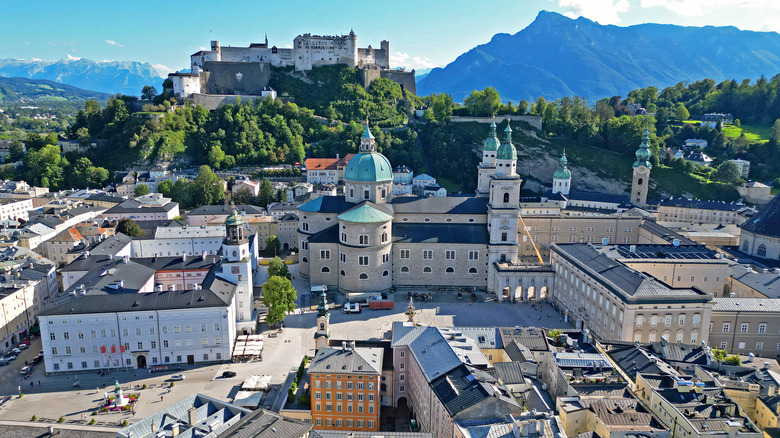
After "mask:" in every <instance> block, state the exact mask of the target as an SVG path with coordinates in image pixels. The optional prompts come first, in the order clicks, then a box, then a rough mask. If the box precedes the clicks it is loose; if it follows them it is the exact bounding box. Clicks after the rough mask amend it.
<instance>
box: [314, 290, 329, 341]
mask: <svg viewBox="0 0 780 438" xmlns="http://www.w3.org/2000/svg"><path fill="white" fill-rule="evenodd" d="M329 309H330V306H328V299H327V297H325V291H322V295H321V296H320V304H319V305H318V306H317V331H316V332H314V351H319V349H320V348H322V347H327V346H328V341H329V340H330V312H329V311H328V310H329Z"/></svg>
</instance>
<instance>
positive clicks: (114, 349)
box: [111, 345, 116, 353]
mask: <svg viewBox="0 0 780 438" xmlns="http://www.w3.org/2000/svg"><path fill="white" fill-rule="evenodd" d="M111 353H116V345H112V346H111Z"/></svg>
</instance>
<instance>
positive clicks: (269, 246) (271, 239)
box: [265, 235, 281, 254]
mask: <svg viewBox="0 0 780 438" xmlns="http://www.w3.org/2000/svg"><path fill="white" fill-rule="evenodd" d="M280 247H281V244H280V243H279V238H278V237H276V236H274V235H270V236H268V240H266V243H265V249H266V250H268V251H273V253H274V254H276V253H277V252H279V248H280Z"/></svg>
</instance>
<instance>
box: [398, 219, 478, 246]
mask: <svg viewBox="0 0 780 438" xmlns="http://www.w3.org/2000/svg"><path fill="white" fill-rule="evenodd" d="M489 237H490V236H489V234H488V230H487V227H485V224H441V223H439V224H435V223H422V224H420V223H404V222H401V223H394V224H393V241H394V242H395V243H461V244H487V243H488V241H489Z"/></svg>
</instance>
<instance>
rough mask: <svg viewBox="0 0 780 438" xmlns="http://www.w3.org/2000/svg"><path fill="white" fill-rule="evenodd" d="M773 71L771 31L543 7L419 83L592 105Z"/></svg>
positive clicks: (424, 88)
mask: <svg viewBox="0 0 780 438" xmlns="http://www.w3.org/2000/svg"><path fill="white" fill-rule="evenodd" d="M734 47H739V48H741V49H739V50H737V49H734ZM779 72H780V34H777V33H775V32H756V31H746V30H739V29H737V28H736V27H733V26H727V27H715V26H704V27H693V26H688V27H685V26H678V25H672V24H656V23H644V24H639V25H634V26H628V27H619V26H614V25H600V24H598V23H595V22H593V21H591V20H588V19H587V18H583V17H580V18H577V19H570V18H567V17H564V16H563V15H560V14H558V13H555V12H548V11H541V12H540V13H539V15H537V17H536V19H535V20H534V21H533V22H532V23H531V24H529V25H528V26H527V27H525V28H524V29H522V30H520V31H519V32H517V33H515V34H509V33H497V34H495V35H493V37H492V38H491V39H490V41H488V42H487V43H485V44H481V45H479V46H476V47H474V48H473V49H471V50H469V51H467V52H465V53H463V54H461V55H460V56H458V57H457V58H456V59H455V60H454V61H453V62H451V63H450V64H448V65H447V66H445V67H443V68H436V69H434V70H432V71H431V72H430V73H429V74H428V75H426V77H424V78H423V79H421V80H420V81H419V82H418V84H417V88H418V93H419V94H420V95H426V94H430V93H441V92H445V93H449V94H452V96H453V98H454V99H455V100H462V99H463V98H464V97H466V96H467V95H468V94H469V93H470V92H471V91H473V90H475V89H477V90H478V89H483V88H485V87H486V86H493V87H495V88H496V89H498V91H499V93H500V94H501V96H502V98H503V99H505V100H513V101H518V100H521V99H527V100H533V99H536V97H538V96H544V97H545V98H546V99H549V100H554V99H558V98H561V97H564V96H572V95H579V96H583V97H585V98H586V99H588V100H589V101H591V102H592V101H595V100H597V99H600V98H603V97H610V96H613V95H621V96H625V95H626V94H627V93H628V91H630V90H633V89H637V88H642V87H647V86H651V85H652V86H656V87H658V88H664V87H667V86H671V85H674V84H676V83H678V82H681V81H695V80H699V79H701V78H702V77H711V78H713V79H715V80H716V81H720V80H725V79H732V78H735V79H738V80H739V79H742V78H752V79H755V78H758V77H759V76H761V75H762V74H763V75H766V76H772V75H774V74H777V73H779ZM513 78H519V79H514V80H513Z"/></svg>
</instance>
